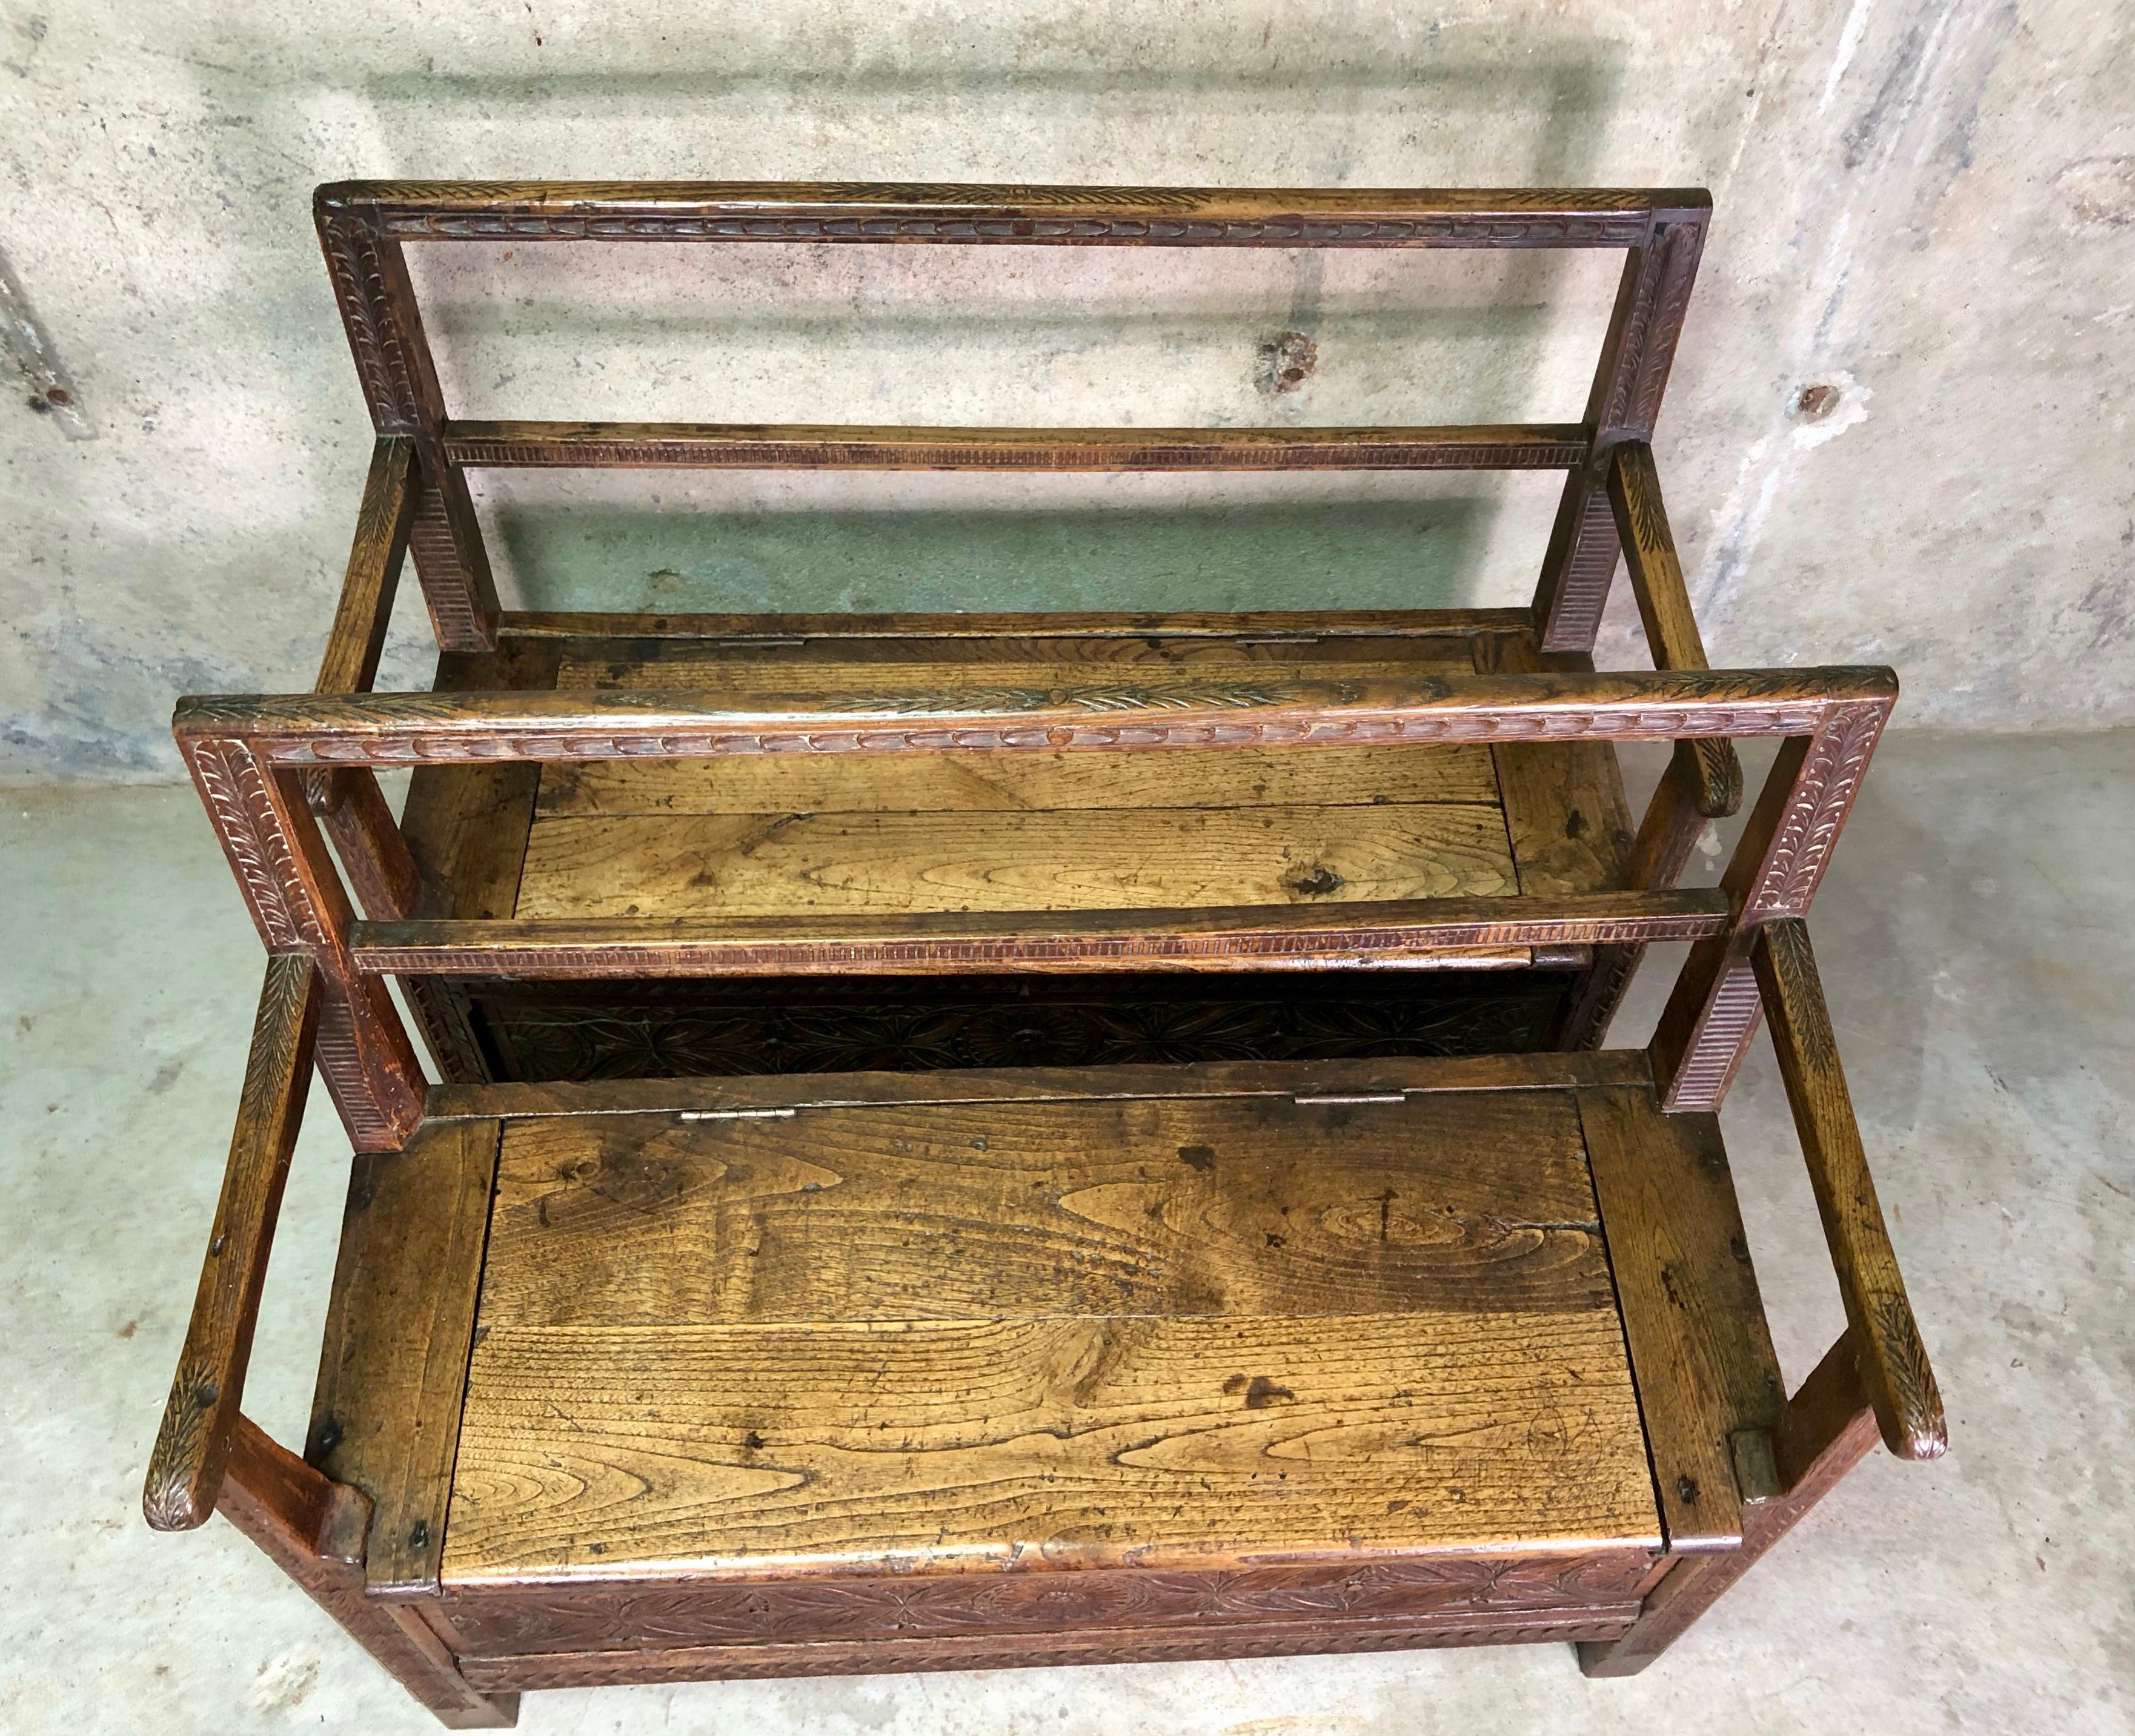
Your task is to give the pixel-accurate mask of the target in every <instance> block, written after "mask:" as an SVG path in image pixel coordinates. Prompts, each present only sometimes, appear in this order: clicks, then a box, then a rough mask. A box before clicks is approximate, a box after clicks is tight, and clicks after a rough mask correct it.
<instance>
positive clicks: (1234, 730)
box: [172, 668, 1895, 765]
mask: <svg viewBox="0 0 2135 1736" xmlns="http://www.w3.org/2000/svg"><path fill="white" fill-rule="evenodd" d="M1893 693H1895V678H1894V677H1892V676H1891V673H1890V672H1889V671H1888V670H1878V669H1872V668H1868V669H1820V670H1819V669H1805V670H1746V671H1745V670H1733V671H1726V672H1702V671H1701V672H1697V673H1691V674H1677V673H1668V674H1656V675H1487V676H1486V675H1473V676H1469V675H1436V674H1432V675H1422V676H1418V677H1416V678H1413V679H1372V680H1358V681H1316V680H1278V681H1269V682H1254V681H1250V680H1208V679H1175V680H1165V681H1149V682H1118V683H1079V684H1062V685H1060V686H1058V687H1054V688H1052V689H1043V690H1041V689H1036V688H1004V689H967V690H966V691H964V692H961V693H958V694H926V693H900V692H898V691H897V690H895V689H894V688H891V687H886V688H885V690H884V692H883V693H882V694H879V695H873V696H862V695H854V694H850V693H846V694H834V695H828V696H825V698H824V699H821V700H816V701H812V702H811V699H808V698H807V697H806V696H793V695H781V696H779V697H777V699H767V700H764V701H762V702H758V703H752V702H751V701H750V700H749V699H748V698H747V697H746V696H740V695H732V696H728V695H723V696H720V697H719V698H718V699H708V698H707V697H706V696H704V695H703V694H693V693H637V692H617V691H610V692H602V691H594V692H590V693H587V692H577V693H550V694H525V693H509V694H450V695H445V694H363V695H352V696H349V697H346V698H322V697H318V696H315V695H310V694H287V695H276V696H245V697H234V698H193V699H182V700H181V701H180V702H179V704H178V710H177V717H176V718H175V719H174V721H173V725H172V727H173V728H174V730H175V731H176V733H177V735H178V736H179V737H180V739H181V740H182V741H188V742H196V743H202V742H210V741H211V740H213V739H214V738H215V737H225V736H227V737H243V738H244V740H245V741H247V742H249V743H251V744H252V746H253V747H254V751H256V752H259V753H260V754H261V755H263V756H264V757H266V758H268V759H269V760H271V761H274V762H276V763H278V764H283V765H333V764H352V765H365V764H367V765H417V764H421V763H424V762H428V761H453V760H499V759H505V760H509V759H535V760H576V759H622V758H627V757H631V756H632V755H638V754H652V755H671V756H692V755H694V756H710V755H714V754H720V753H850V752H905V751H913V750H918V751H938V750H942V749H955V748H960V747H1031V748H1069V747H1073V748H1119V747H1235V746H1242V745H1247V744H1253V743H1277V742H1281V743H1295V744H1310V743H1312V742H1397V741H1416V742H1427V741H1436V742H1445V741H1486V742H1498V741H1549V740H1561V739H1599V740H1634V739H1655V738H1680V737H1698V736H1746V735H1774V734H1777V735H1789V736H1800V735H1807V734H1809V733H1813V732H1814V731H1816V730H1818V728H1820V727H1821V725H1822V724H1823V720H1824V718H1825V716H1826V714H1827V713H1828V712H1829V711H1830V710H1831V709H1832V707H1834V706H1836V705H1843V704H1852V703H1858V704H1860V705H1861V707H1862V708H1864V710H1865V711H1866V712H1874V711H1876V709H1877V708H1879V707H1881V706H1887V704H1888V703H1889V699H1890V696H1891V694H1893Z"/></svg>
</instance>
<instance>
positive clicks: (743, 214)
mask: <svg viewBox="0 0 2135 1736" xmlns="http://www.w3.org/2000/svg"><path fill="white" fill-rule="evenodd" d="M316 206H317V212H318V215H319V219H320V221H321V222H322V224H323V223H326V222H327V221H328V220H343V219H354V220H357V221H361V222H363V223H365V224H367V225H373V226H375V229H376V230H377V232H378V233H379V234H380V235H385V236H390V237H391V238H393V239H396V240H406V241H439V240H448V241H451V240H510V241H520V240H527V241H547V240H569V241H859V242H870V241H872V242H893V243H894V242H915V241H917V242H948V243H952V244H956V243H961V244H972V243H978V244H984V243H988V242H994V243H1007V244H1020V245H1025V246H1029V245H1041V246H1042V245H1055V246H1061V245H1064V246H1103V245H1112V246H1121V245H1125V246H1141V247H1635V246H1638V245H1639V244H1641V243H1642V242H1644V241H1645V240H1646V239H1648V237H1649V236H1650V235H1651V233H1652V230H1653V224H1654V223H1655V221H1656V220H1669V221H1673V222H1687V223H1702V222H1703V221H1704V220H1705V218H1706V216H1707V214H1708V213H1709V212H1710V211H1711V206H1712V199H1711V195H1710V194H1709V193H1707V191H1705V190H1704V189H1702V188H1701V187H1402V188H1377V187H1372V188H1351V187H1235V188H1213V187H1136V186H986V185H962V184H956V183H950V182H939V183H929V182H924V181H336V182H333V183H332V184H330V185H328V186H322V187H321V188H320V189H319V190H318V193H317V201H316Z"/></svg>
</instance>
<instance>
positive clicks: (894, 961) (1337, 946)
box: [351, 891, 1727, 977]
mask: <svg viewBox="0 0 2135 1736" xmlns="http://www.w3.org/2000/svg"><path fill="white" fill-rule="evenodd" d="M1726 919H1727V902H1726V897H1724V896H1723V895H1722V894H1721V893H1719V892H1717V891H1711V892H1653V893H1648V892H1604V893H1595V894H1591V895H1587V896H1565V897H1549V898H1539V897H1531V898H1498V899H1494V898H1442V899H1420V900H1415V901H1411V902H1400V903H1377V904H1358V905H1355V906H1352V907H1348V909H1345V910H1344V911H1343V912H1341V915H1340V918H1339V920H1330V917H1329V913H1328V912H1323V911H1319V910H1314V909H1309V908H1306V909H1300V908H1298V907H1295V906H1280V905H1277V906H1266V907H1258V906H1254V907H1243V908H1240V909H1235V910H1193V911H1155V910H1152V911H1090V912H1068V913H1064V914H1063V913H1053V914H1052V915H1043V914H1034V913H1032V912H1024V911H1006V912H950V913H939V914H937V913H932V912H929V913H925V914H919V915H899V916H872V917H852V918H845V917H823V916H775V917H730V918H724V919H716V918H714V919H702V920H671V921H647V920H646V919H644V918H641V917H637V918H621V919H616V920H612V921H529V922H427V921H426V922H367V923H359V924H358V925H357V926H356V933H355V941H354V945H353V947H352V949H351V950H352V951H353V953H354V955H355V958H356V963H357V965H358V966H359V968H361V969H362V970H369V971H377V972H380V973H395V974H397V973H419V974H467V975H483V974H493V973H496V972H497V971H503V972H505V973H506V974H513V973H525V974H539V975H541V976H544V977H548V976H568V977H588V976H636V975H663V976H664V975H714V974H718V975H724V974H737V973H750V974H753V973H759V972H769V973H782V972H786V971H794V970H804V971H824V970H828V971H839V972H843V971H849V970H870V971H890V972H895V971H899V970H936V969H940V968H942V967H944V966H950V967H961V968H975V967H978V966H981V965H989V966H1000V965H1017V964H1021V965H1029V966H1043V965H1052V966H1060V967H1066V966H1075V967H1079V968H1084V969H1113V970H1135V969H1141V968H1145V967H1147V966H1149V965H1178V966H1184V967H1186V968H1198V969H1209V970H1226V969H1229V970H1236V969H1242V968H1249V967H1252V966H1265V965H1267V964H1269V963H1271V962H1281V961H1284V960H1299V961H1303V962H1318V963H1324V964H1333V963H1341V962H1350V963H1353V962H1358V961H1359V960H1365V959H1371V958H1383V959H1387V960H1402V959H1404V958H1406V957H1408V956H1411V955H1416V954H1419V953H1427V952H1429V951H1430V950H1433V949H1440V948H1447V947H1461V948H1465V947H1512V948H1524V947H1527V946H1533V945H1549V944H1566V943H1569V944H1574V945H1577V944H1595V943H1598V942H1604V941H1659V940H1688V939H1693V938H1695V937H1697V936H1702V935H1708V934H1714V933H1717V932H1718V931H1720V929H1721V927H1722V926H1725V924H1726ZM1460 962H1462V963H1469V964H1472V963H1474V962H1477V961H1475V960H1471V959H1468V958H1463V959H1462V960H1460ZM1483 962H1489V961H1488V960H1484V961H1483ZM1507 962H1516V960H1508V961H1507Z"/></svg>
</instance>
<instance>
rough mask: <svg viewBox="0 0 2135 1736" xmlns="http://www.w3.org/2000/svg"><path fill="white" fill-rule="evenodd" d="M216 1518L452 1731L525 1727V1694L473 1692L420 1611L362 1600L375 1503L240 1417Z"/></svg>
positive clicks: (393, 1604)
mask: <svg viewBox="0 0 2135 1736" xmlns="http://www.w3.org/2000/svg"><path fill="white" fill-rule="evenodd" d="M215 1511H217V1512H219V1513H220V1514H221V1515H222V1516H223V1517H224V1518H225V1519H227V1520H228V1521H230V1523H231V1524H232V1525H234V1526H236V1527H237V1528H238V1530H240V1531H242V1532H244V1535H246V1536H248V1537H249V1538H250V1539H251V1540H253V1541H254V1543H256V1544H257V1545H259V1548H260V1549H261V1550H263V1551H264V1553H265V1554H266V1555H267V1557H268V1558H269V1559H270V1560H272V1561H273V1562H274V1564H275V1565H276V1566H277V1567H278V1568H280V1569H282V1571H283V1573H285V1574H288V1576H289V1577H290V1578H291V1579H293V1580H295V1581H296V1582H297V1584H299V1585H300V1586H302V1587H303V1589H304V1590H305V1591H307V1593H310V1595H311V1598H312V1602H313V1603H317V1605H318V1606H319V1608H322V1609H323V1610H324V1611H326V1613H327V1614H328V1615H330V1616H332V1618H334V1620H335V1621H336V1622H340V1623H341V1627H342V1628H343V1629H344V1630H345V1631H346V1632H347V1634H348V1636H349V1637H350V1638H351V1639H353V1640H354V1641H355V1642H356V1643H357V1644H358V1645H359V1646H361V1647H363V1649H364V1650H365V1651H368V1652H369V1653H370V1655H371V1656H373V1657H375V1658H376V1659H377V1660H378V1661H379V1662H380V1664H382V1665H384V1666H385V1668H386V1669H387V1670H388V1671H391V1672H392V1675H393V1677H394V1679H395V1680H396V1681H398V1682H399V1684H400V1685H401V1686H402V1687H404V1688H405V1689H406V1690H408V1691H409V1693H410V1694H412V1695H414V1696H415V1698H416V1699H417V1700H420V1701H421V1702H422V1703H423V1704H424V1705H425V1706H428V1708H429V1709H430V1710H431V1711H433V1713H435V1714H437V1716H438V1721H439V1722H440V1723H441V1724H443V1725H444V1726H445V1727H446V1728H447V1729H453V1730H499V1729H509V1728H510V1727H511V1725H512V1724H515V1723H516V1721H517V1719H518V1716H519V1696H518V1695H516V1694H480V1693H477V1692H476V1690H474V1689H472V1688H471V1687H469V1686H468V1685H467V1682H466V1680H464V1679H463V1678H462V1676H461V1675H460V1672H459V1667H458V1666H457V1664H456V1663H454V1662H453V1656H452V1653H451V1652H450V1651H447V1650H446V1648H445V1644H444V1642H443V1640H441V1639H440V1638H438V1635H437V1634H436V1632H433V1630H432V1628H431V1627H430V1625H429V1624H428V1622H425V1621H424V1619H423V1618H422V1616H421V1614H420V1613H419V1612H418V1611H416V1610H415V1609H414V1608H409V1607H408V1606H406V1605H404V1604H395V1603H375V1602H373V1601H372V1600H371V1599H370V1598H367V1597H366V1596H365V1595H364V1591H363V1546H364V1533H365V1532H366V1530H368V1529H369V1526H370V1502H369V1501H367V1500H366V1499H365V1498H364V1497H363V1495H362V1494H361V1492H359V1491H357V1490H355V1489H351V1488H350V1487H348V1486H347V1485H346V1484H345V1483H337V1482H332V1481H331V1480H330V1479H328V1478H327V1477H324V1476H322V1475H321V1474H320V1472H317V1471H315V1470H313V1469H312V1467H311V1466H309V1465H307V1464H306V1463H304V1462H303V1460H302V1459H301V1458H298V1457H297V1456H296V1454H295V1453H291V1452H289V1451H288V1449H287V1448H283V1447H282V1446H280V1445H278V1443H275V1442H274V1441H273V1440H271V1439H269V1438H268V1437H267V1436H266V1435H265V1434H263V1433H261V1431H260V1430H259V1428H258V1426H257V1425H256V1424H254V1423H253V1422H252V1421H251V1420H250V1419H248V1418H244V1417H240V1418H239V1419H237V1428H236V1432H235V1438H234V1440H233V1442H232V1451H231V1453H230V1465H229V1468H228V1470H227V1471H226V1472H225V1473H224V1476H223V1479H222V1488H221V1492H220V1496H219V1497H218V1499H217V1501H216V1503H215Z"/></svg>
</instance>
